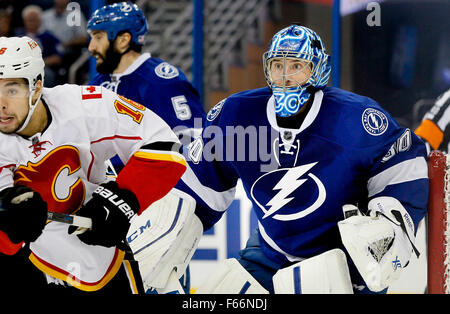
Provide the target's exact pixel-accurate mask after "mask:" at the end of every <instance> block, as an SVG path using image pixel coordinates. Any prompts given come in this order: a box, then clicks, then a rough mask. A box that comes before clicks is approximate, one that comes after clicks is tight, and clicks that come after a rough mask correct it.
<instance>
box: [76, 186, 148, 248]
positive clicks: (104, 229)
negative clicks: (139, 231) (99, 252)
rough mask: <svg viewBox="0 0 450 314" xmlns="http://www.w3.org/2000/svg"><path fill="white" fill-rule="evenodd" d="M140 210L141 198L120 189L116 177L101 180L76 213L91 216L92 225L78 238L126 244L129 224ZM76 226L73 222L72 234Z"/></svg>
mask: <svg viewBox="0 0 450 314" xmlns="http://www.w3.org/2000/svg"><path fill="white" fill-rule="evenodd" d="M138 211H139V202H138V200H137V198H136V196H135V195H134V194H133V192H131V191H129V190H126V189H121V188H119V187H118V185H117V183H116V182H115V181H110V182H107V183H104V184H101V185H100V186H99V187H98V188H97V189H96V190H95V191H94V193H93V194H92V199H90V200H89V201H88V202H87V203H86V204H85V205H84V206H83V207H81V208H80V210H79V211H78V212H76V215H79V216H84V217H89V218H91V219H92V229H91V230H87V231H86V232H84V233H82V234H78V235H77V236H78V238H79V239H80V240H81V241H83V242H84V243H86V244H89V245H101V246H106V247H112V246H118V247H119V248H123V244H124V243H125V242H124V241H125V237H126V235H127V233H128V229H129V228H130V219H131V218H132V217H133V216H134V215H135V214H136V213H137V212H138ZM76 229H77V227H74V226H70V227H69V234H71V233H73V232H74V231H75V230H76Z"/></svg>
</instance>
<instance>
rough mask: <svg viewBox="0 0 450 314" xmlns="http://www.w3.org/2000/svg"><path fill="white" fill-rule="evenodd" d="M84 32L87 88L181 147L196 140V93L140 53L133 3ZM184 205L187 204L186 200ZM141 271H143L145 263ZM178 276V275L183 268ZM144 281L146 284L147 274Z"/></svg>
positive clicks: (139, 22)
mask: <svg viewBox="0 0 450 314" xmlns="http://www.w3.org/2000/svg"><path fill="white" fill-rule="evenodd" d="M87 29H88V32H89V35H90V43H89V47H88V49H89V51H90V53H91V54H92V56H94V57H95V58H96V68H97V71H98V72H99V74H98V75H96V76H94V77H93V78H91V80H90V84H92V85H99V86H103V87H105V88H108V89H110V90H112V91H114V92H117V93H118V94H120V95H122V96H125V97H127V98H129V99H131V100H133V101H136V102H138V103H140V104H142V105H144V106H146V107H147V108H149V109H151V110H152V111H154V112H155V113H156V114H158V115H159V116H160V117H161V118H163V119H164V121H165V122H166V123H167V124H168V125H169V126H170V127H171V128H172V130H173V131H174V132H175V133H176V134H177V135H178V137H179V139H180V142H181V144H182V145H183V146H187V145H188V144H189V143H190V142H191V140H192V138H195V137H196V136H198V135H199V131H200V130H201V126H202V121H203V120H204V118H205V112H204V109H203V104H202V103H201V101H200V97H199V95H198V92H197V91H196V90H195V88H194V87H193V86H192V84H191V83H190V82H189V80H188V79H187V78H186V76H185V74H184V73H183V72H182V71H181V69H179V68H177V67H175V66H174V65H172V64H170V63H168V62H166V61H164V60H161V59H159V58H155V57H152V56H151V55H150V53H149V52H142V49H143V45H144V38H145V35H146V33H147V31H148V26H147V21H146V18H145V15H144V13H143V12H142V10H141V9H140V8H139V7H138V6H137V5H136V4H132V3H130V2H120V3H114V4H110V5H105V6H103V7H101V8H99V9H97V10H96V11H95V12H93V14H92V16H91V17H90V18H89V21H88V23H87ZM196 121H197V123H196ZM196 124H197V126H196ZM196 127H197V128H198V129H196ZM186 151H187V149H185V150H184V152H186ZM111 163H112V166H113V167H114V170H115V171H116V172H117V173H120V170H121V169H122V167H123V163H122V162H121V160H120V159H119V158H118V157H117V156H114V157H113V158H112V159H111ZM176 188H177V186H175V189H176ZM174 192H175V190H174ZM174 200H175V199H174ZM190 200H191V201H192V202H194V201H193V200H192V199H190ZM184 202H188V200H186V199H184ZM169 207H170V208H168V209H167V210H166V211H170V210H175V209H176V208H177V202H176V200H175V203H174V204H173V205H171V206H169ZM147 215H150V214H149V213H147ZM173 217H178V216H177V215H174V216H173ZM140 220H141V223H139V220H137V221H136V222H135V224H133V225H132V229H133V228H135V230H130V233H131V234H133V233H134V234H136V235H139V237H136V236H131V237H129V238H128V239H129V241H130V242H132V243H130V245H131V247H132V249H133V248H134V246H135V244H136V242H137V241H140V240H141V239H142V238H144V237H145V235H143V234H142V233H141V231H140V230H141V229H142V225H145V224H146V223H147V217H146V215H143V216H141V217H140ZM150 222H151V221H150ZM151 229H152V228H151V227H150V228H146V229H145V230H146V231H145V233H151V232H152V230H151ZM148 240H149V241H152V240H154V239H153V238H151V239H148ZM143 245H144V244H143V243H142V244H141V245H139V246H138V247H141V246H143ZM166 245H169V243H167V244H166ZM149 250H152V248H149ZM135 251H139V249H137V250H135ZM141 262H142V263H146V262H144V261H141ZM142 266H143V267H142V269H145V268H147V267H146V266H148V263H146V265H145V266H144V265H142ZM178 268H179V267H178ZM178 271H179V272H181V269H178ZM143 277H144V282H145V284H147V281H146V280H145V274H143ZM188 278H189V274H187V275H186V276H183V278H181V282H182V283H183V287H184V291H185V292H186V293H188V292H189V287H190V284H189V280H188ZM146 290H148V289H146Z"/></svg>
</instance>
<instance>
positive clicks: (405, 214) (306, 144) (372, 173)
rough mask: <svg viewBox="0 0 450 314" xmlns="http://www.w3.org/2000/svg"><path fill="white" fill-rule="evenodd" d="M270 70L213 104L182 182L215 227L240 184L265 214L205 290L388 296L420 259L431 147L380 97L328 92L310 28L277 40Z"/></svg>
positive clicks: (322, 56)
mask: <svg viewBox="0 0 450 314" xmlns="http://www.w3.org/2000/svg"><path fill="white" fill-rule="evenodd" d="M263 63H264V72H265V75H266V80H267V83H268V87H266V88H260V89H255V90H249V91H243V92H241V93H237V94H233V95H231V96H229V97H228V98H226V99H224V100H222V101H221V102H220V103H218V104H217V105H216V106H214V107H213V108H212V109H211V110H210V112H209V113H208V114H207V123H206V125H205V126H204V129H203V132H202V136H201V137H199V138H198V139H196V140H195V141H194V142H193V143H192V144H191V147H190V155H189V157H190V161H188V168H187V170H186V173H185V175H184V177H183V178H184V179H183V180H184V182H185V183H186V184H187V186H188V187H189V188H191V189H192V190H193V192H195V193H196V195H197V203H198V207H197V209H196V212H197V215H198V216H199V217H200V218H201V219H202V222H203V225H204V227H205V229H208V228H210V227H211V226H213V225H214V223H215V222H216V221H218V219H219V218H220V217H221V216H222V214H223V212H224V211H225V210H226V209H227V208H228V206H229V205H230V203H231V201H232V200H233V198H234V192H235V188H236V184H237V180H238V179H241V180H242V183H243V187H244V189H245V191H246V193H247V196H248V198H249V199H250V200H251V201H252V203H253V210H254V212H255V213H256V216H257V218H258V228H257V231H256V233H254V234H253V235H252V236H251V237H250V239H249V240H248V243H247V246H246V247H245V248H244V249H243V250H242V251H241V252H240V258H239V260H238V263H236V261H226V263H224V264H222V265H221V266H220V267H219V269H217V270H215V271H214V274H213V275H212V276H210V277H208V282H207V283H206V285H205V286H200V288H199V289H198V293H246V292H247V293H249V292H251V293H262V292H270V293H352V292H355V293H371V292H381V293H385V292H386V291H387V289H388V287H389V285H390V284H391V283H392V282H393V281H395V279H396V278H398V277H399V275H400V273H401V270H402V269H403V268H404V267H406V266H407V265H408V262H409V260H410V258H415V256H416V255H417V254H419V252H418V251H417V250H416V248H415V245H414V236H415V231H416V230H417V226H418V223H419V221H420V220H421V219H422V218H423V217H424V215H425V213H426V208H427V200H428V172H427V164H426V148H425V145H424V143H423V142H422V141H421V140H420V139H419V138H418V137H417V136H416V135H415V134H414V133H412V132H411V131H410V130H409V129H405V128H402V127H400V126H399V124H398V123H397V122H396V121H395V120H394V119H393V118H392V117H391V116H390V115H389V114H388V113H387V112H386V111H385V110H384V109H383V108H382V107H381V106H380V105H379V104H377V103H376V102H375V101H374V100H372V99H370V98H368V97H364V96H360V95H356V94H354V93H350V92H347V91H344V90H341V89H338V88H333V87H326V85H327V82H328V78H329V75H330V64H329V56H328V55H327V54H326V52H325V48H324V45H323V43H322V40H321V39H320V37H319V36H318V35H317V34H316V33H315V32H314V31H312V30H310V29H308V28H306V27H303V26H298V25H292V26H289V27H287V28H284V29H282V30H280V31H279V32H278V33H276V34H275V36H274V37H273V39H272V42H271V44H270V46H269V49H268V51H267V52H266V53H265V54H264V56H263ZM347 265H348V266H347ZM255 279H256V280H255Z"/></svg>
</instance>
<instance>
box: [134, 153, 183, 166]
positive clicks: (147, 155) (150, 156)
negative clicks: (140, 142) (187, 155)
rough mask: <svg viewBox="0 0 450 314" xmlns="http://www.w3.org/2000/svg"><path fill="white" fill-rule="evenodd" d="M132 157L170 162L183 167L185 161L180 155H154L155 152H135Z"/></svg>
mask: <svg viewBox="0 0 450 314" xmlns="http://www.w3.org/2000/svg"><path fill="white" fill-rule="evenodd" d="M134 156H135V157H137V158H141V159H150V160H159V161H172V162H176V163H179V164H181V165H183V166H186V160H185V159H184V157H183V156H182V155H181V154H178V153H174V152H166V153H161V152H158V153H155V152H145V151H137V152H136V153H134Z"/></svg>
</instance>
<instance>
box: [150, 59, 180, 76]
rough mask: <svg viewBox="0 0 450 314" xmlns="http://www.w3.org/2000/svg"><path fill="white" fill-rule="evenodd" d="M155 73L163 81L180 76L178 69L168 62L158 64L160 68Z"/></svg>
mask: <svg viewBox="0 0 450 314" xmlns="http://www.w3.org/2000/svg"><path fill="white" fill-rule="evenodd" d="M155 73H156V75H158V76H159V77H160V78H163V79H171V78H174V77H177V76H178V74H179V72H178V69H177V68H176V67H175V66H173V65H171V64H170V63H167V62H162V63H160V64H158V66H157V67H156V68H155Z"/></svg>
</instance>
